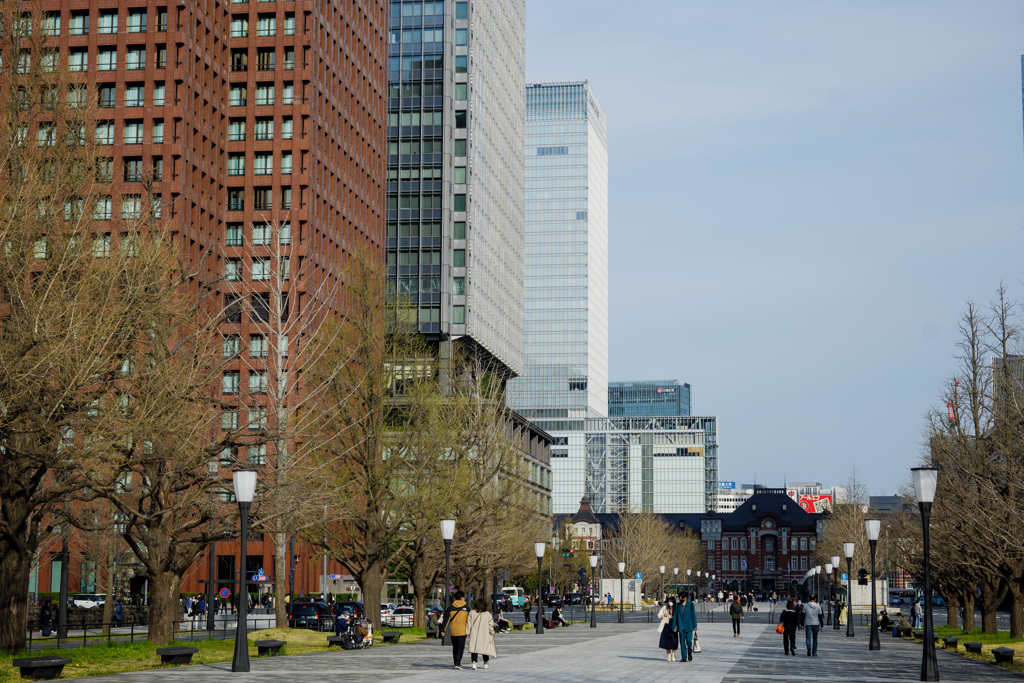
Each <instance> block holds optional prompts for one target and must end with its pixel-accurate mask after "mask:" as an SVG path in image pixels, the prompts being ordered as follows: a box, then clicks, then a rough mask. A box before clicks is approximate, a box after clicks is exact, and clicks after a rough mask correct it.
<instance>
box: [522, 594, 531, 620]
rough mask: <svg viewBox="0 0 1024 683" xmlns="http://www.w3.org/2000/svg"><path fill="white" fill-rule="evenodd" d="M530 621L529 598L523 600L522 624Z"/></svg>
mask: <svg viewBox="0 0 1024 683" xmlns="http://www.w3.org/2000/svg"><path fill="white" fill-rule="evenodd" d="M529 623H530V599H529V598H527V599H526V600H524V601H523V625H524V626H525V625H526V624H529Z"/></svg>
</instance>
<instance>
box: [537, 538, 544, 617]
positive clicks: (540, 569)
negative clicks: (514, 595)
mask: <svg viewBox="0 0 1024 683" xmlns="http://www.w3.org/2000/svg"><path fill="white" fill-rule="evenodd" d="M543 578H544V556H543V555H538V556H537V634H538V635H540V634H541V633H544V591H543V590H542V584H541V581H542V580H543Z"/></svg>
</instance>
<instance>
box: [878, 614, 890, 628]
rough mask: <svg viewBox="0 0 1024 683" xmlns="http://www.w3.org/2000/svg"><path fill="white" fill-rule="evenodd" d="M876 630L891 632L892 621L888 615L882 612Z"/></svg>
mask: <svg viewBox="0 0 1024 683" xmlns="http://www.w3.org/2000/svg"><path fill="white" fill-rule="evenodd" d="M878 630H879V631H890V630H892V619H890V618H889V613H888V612H886V611H885V610H882V616H880V617H878Z"/></svg>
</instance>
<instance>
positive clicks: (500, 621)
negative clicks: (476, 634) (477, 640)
mask: <svg viewBox="0 0 1024 683" xmlns="http://www.w3.org/2000/svg"><path fill="white" fill-rule="evenodd" d="M494 621H495V622H496V623H497V630H498V632H499V633H504V632H505V631H509V630H511V629H512V622H510V621H509V620H508V619H506V618H505V610H503V609H501V608H500V607H499V608H498V614H497V615H495V617H494Z"/></svg>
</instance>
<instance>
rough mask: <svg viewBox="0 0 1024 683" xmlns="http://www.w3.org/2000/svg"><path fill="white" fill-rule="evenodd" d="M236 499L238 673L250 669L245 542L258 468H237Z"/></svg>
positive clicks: (234, 668)
mask: <svg viewBox="0 0 1024 683" xmlns="http://www.w3.org/2000/svg"><path fill="white" fill-rule="evenodd" d="M233 478H234V484H235V500H237V501H238V512H239V514H240V516H241V518H242V547H241V551H242V571H241V572H240V573H239V579H240V580H239V584H240V586H239V587H240V588H241V589H242V590H241V591H239V593H240V595H239V596H238V624H237V625H236V627H235V656H234V658H233V659H232V660H231V670H232V671H234V672H236V673H246V672H248V671H249V636H248V634H247V633H246V627H247V626H248V624H247V623H246V622H247V617H246V608H247V607H248V606H249V605H248V603H249V585H248V582H247V581H246V578H247V576H246V573H245V569H246V555H245V544H246V541H248V540H249V507H250V506H251V505H252V497H253V495H254V494H255V493H256V470H235V471H234V473H233Z"/></svg>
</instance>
